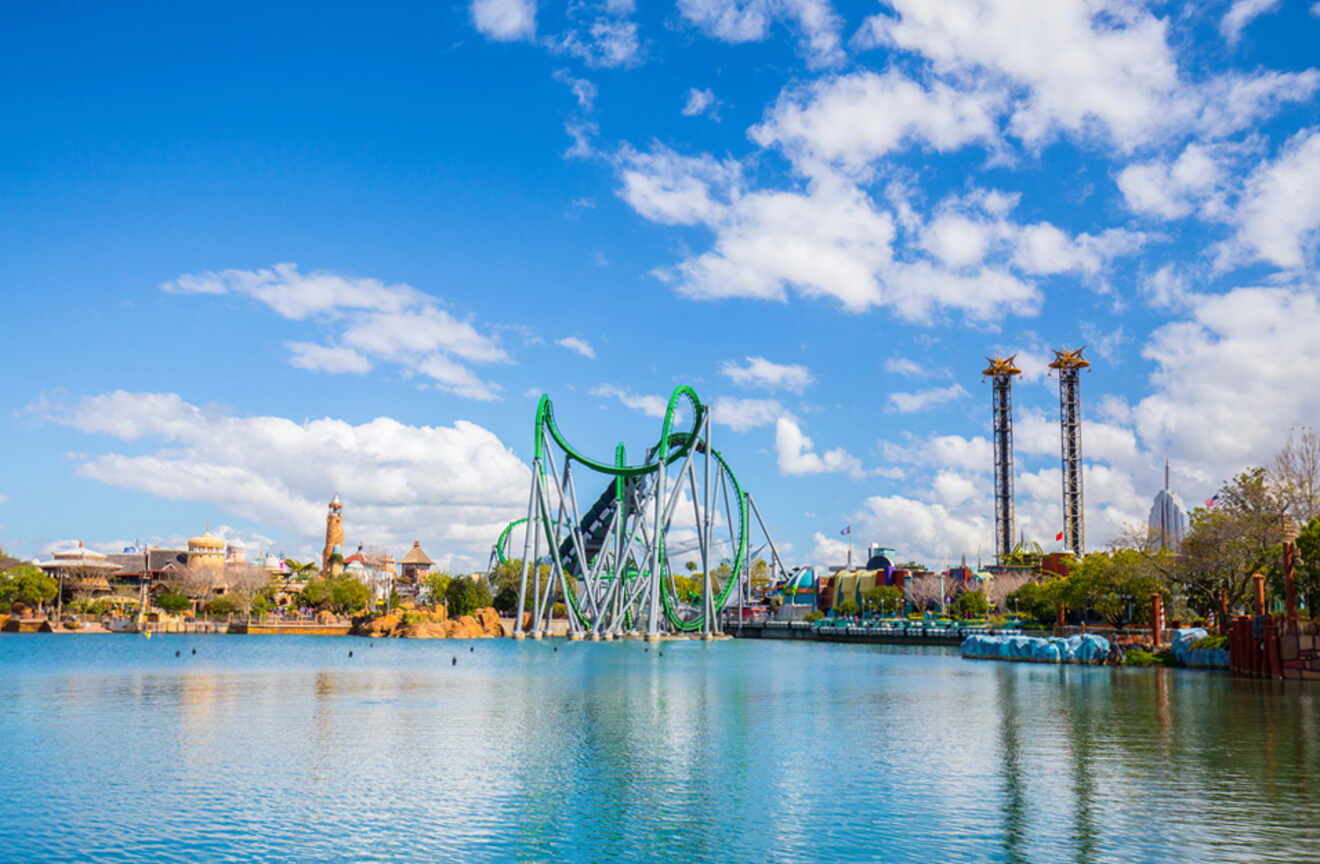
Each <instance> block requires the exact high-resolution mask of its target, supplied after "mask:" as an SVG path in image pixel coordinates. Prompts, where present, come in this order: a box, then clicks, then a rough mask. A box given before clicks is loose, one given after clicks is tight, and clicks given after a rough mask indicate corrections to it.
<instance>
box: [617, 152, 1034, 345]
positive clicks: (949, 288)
mask: <svg viewBox="0 0 1320 864" xmlns="http://www.w3.org/2000/svg"><path fill="white" fill-rule="evenodd" d="M619 164H620V173H621V176H622V178H623V181H624V185H623V189H622V190H620V195H621V196H622V197H623V198H624V200H625V201H627V202H628V203H629V204H630V205H631V206H632V207H633V209H635V210H637V212H638V213H640V214H641V215H642V216H644V217H646V218H647V219H650V220H652V221H655V222H662V223H665V224H683V225H697V224H702V225H706V226H707V227H709V228H710V229H711V230H712V231H713V232H714V234H715V244H714V247H713V248H712V249H711V250H710V251H708V252H705V253H703V254H699V255H696V256H694V257H690V258H688V259H686V260H684V261H681V262H680V263H679V264H677V265H676V266H674V267H671V268H663V269H661V270H658V271H656V275H657V276H658V277H659V278H661V279H662V280H663V281H665V282H667V283H669V284H671V285H673V286H674V288H675V289H676V290H677V291H678V292H679V293H680V294H683V295H685V296H688V297H691V298H694V299H702V300H714V299H723V298H734V297H739V298H748V299H757V300H777V301H781V302H782V301H785V300H787V297H788V289H789V287H790V286H791V287H792V288H793V289H794V290H796V291H797V292H798V293H800V294H802V295H804V296H806V297H832V298H834V299H836V300H838V301H839V302H840V303H842V304H843V306H844V307H845V308H846V309H848V310H849V311H853V312H862V311H865V310H867V309H869V308H871V307H873V306H887V307H890V308H892V309H893V310H894V311H895V312H896V313H897V314H899V315H900V316H901V317H903V318H906V319H908V320H913V321H927V320H929V319H930V317H931V316H932V315H933V314H934V313H935V312H936V311H938V310H941V309H945V308H950V309H956V310H959V311H961V312H963V313H964V314H966V315H968V316H969V317H972V318H976V319H978V320H984V319H989V318H993V317H999V316H1001V315H1004V314H1008V313H1012V312H1016V313H1018V314H1035V312H1036V311H1037V309H1038V308H1039V303H1040V293H1039V291H1038V290H1037V289H1036V288H1035V286H1033V285H1029V284H1027V283H1024V282H1023V281H1022V280H1021V279H1018V278H1017V277H1015V276H1013V275H1012V274H1011V273H1007V272H1004V271H1003V270H1000V269H996V268H991V267H987V268H983V269H980V270H976V271H973V272H966V273H951V272H948V271H947V270H943V269H940V268H938V267H935V266H933V265H931V264H930V263H928V262H922V261H917V262H902V261H895V260H894V256H893V249H892V243H893V241H894V238H895V233H896V232H895V226H894V221H893V218H892V217H891V216H890V214H888V213H886V212H883V211H881V210H879V209H877V208H876V206H875V202H874V201H873V200H872V199H871V197H870V196H869V195H868V194H867V193H866V192H864V191H863V190H862V189H861V188H859V187H858V186H856V185H855V184H853V183H852V182H850V181H847V180H845V179H843V178H841V177H837V176H834V175H825V176H821V177H817V178H814V179H812V180H811V181H810V183H808V185H807V188H806V190H805V191H804V192H796V191H793V192H789V191H756V192H747V191H745V190H744V189H743V184H742V171H741V167H740V166H738V164H737V163H733V162H727V161H726V162H723V163H721V162H718V161H716V160H715V159H713V158H712V157H710V156H702V157H698V158H692V157H682V156H678V155H677V154H675V153H673V151H670V150H668V149H666V148H663V147H658V148H657V149H656V151H655V152H653V153H639V152H637V151H634V150H632V149H630V148H625V149H624V150H623V152H622V153H621V156H620V160H619Z"/></svg>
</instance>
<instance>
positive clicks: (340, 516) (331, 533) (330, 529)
mask: <svg viewBox="0 0 1320 864" xmlns="http://www.w3.org/2000/svg"><path fill="white" fill-rule="evenodd" d="M343 548H344V505H343V504H342V503H340V501H339V493H338V492H336V493H335V497H333V498H331V499H330V510H329V512H328V513H326V514H325V549H323V550H322V551H321V572H322V573H329V572H330V556H331V555H334V554H335V553H336V552H338V553H340V554H341V555H342V554H343V552H342V550H343Z"/></svg>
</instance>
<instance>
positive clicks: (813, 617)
mask: <svg viewBox="0 0 1320 864" xmlns="http://www.w3.org/2000/svg"><path fill="white" fill-rule="evenodd" d="M824 617H825V613H824V612H821V611H820V610H819V609H813V610H811V611H810V612H808V613H807V614H806V615H803V616H802V620H803V621H812V622H815V621H819V620H820V619H822V618H824Z"/></svg>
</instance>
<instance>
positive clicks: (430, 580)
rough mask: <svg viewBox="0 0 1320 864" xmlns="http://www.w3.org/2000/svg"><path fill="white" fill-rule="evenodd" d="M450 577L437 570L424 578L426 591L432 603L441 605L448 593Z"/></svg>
mask: <svg viewBox="0 0 1320 864" xmlns="http://www.w3.org/2000/svg"><path fill="white" fill-rule="evenodd" d="M450 581H451V580H450V576H449V574H448V573H446V572H445V571H444V570H437V571H435V572H434V573H429V574H427V576H426V582H425V585H426V591H427V594H428V596H429V597H430V598H431V602H432V603H441V602H443V601H444V599H445V595H446V592H447V591H449V583H450Z"/></svg>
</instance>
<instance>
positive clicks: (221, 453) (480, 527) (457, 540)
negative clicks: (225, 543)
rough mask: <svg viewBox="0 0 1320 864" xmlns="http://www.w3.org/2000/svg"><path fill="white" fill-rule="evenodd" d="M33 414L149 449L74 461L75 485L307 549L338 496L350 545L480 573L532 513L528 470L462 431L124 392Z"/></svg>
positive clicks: (479, 435) (490, 437)
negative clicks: (193, 512) (168, 504)
mask: <svg viewBox="0 0 1320 864" xmlns="http://www.w3.org/2000/svg"><path fill="white" fill-rule="evenodd" d="M30 409H31V410H33V412H34V413H37V414H39V415H40V416H42V417H44V418H46V419H47V420H50V421H53V422H56V423H59V424H61V425H65V426H69V427H71V428H74V429H77V430H78V431H80V432H83V433H85V434H87V435H92V436H101V437H109V438H114V439H118V440H119V441H121V442H123V443H125V444H134V443H140V444H145V445H147V446H146V448H145V451H143V450H142V448H141V447H138V448H134V449H135V451H137V452H109V453H103V454H101V455H95V456H82V457H79V458H78V459H77V460H76V464H77V471H78V473H79V474H81V475H82V476H85V477H89V478H91V479H94V480H98V481H100V482H103V483H106V484H109V485H112V486H116V487H119V488H123V489H133V490H136V491H139V492H145V493H147V494H150V495H155V496H158V497H160V498H163V499H165V500H168V501H198V502H204V503H208V504H211V505H214V506H216V507H219V508H221V509H223V510H224V511H226V512H228V513H231V514H233V515H234V516H237V517H241V518H244V519H248V520H251V521H253V522H256V523H258V524H261V525H263V526H269V530H272V531H275V530H278V531H280V532H283V536H285V537H289V538H295V539H301V540H302V541H305V542H308V543H309V544H311V543H314V542H315V540H316V538H317V537H319V536H320V535H321V532H322V531H323V530H324V517H325V502H326V501H328V500H329V499H330V496H331V495H332V494H334V493H335V492H336V491H338V492H339V494H340V496H341V497H342V498H343V500H344V502H345V525H346V533H347V535H348V538H349V539H350V542H351V541H353V540H355V539H356V540H361V541H363V542H366V543H367V544H368V545H371V544H375V543H379V544H383V545H387V546H389V547H392V548H396V549H401V548H403V547H404V546H406V545H408V544H410V543H411V542H412V540H413V539H422V540H423V542H424V543H425V544H427V546H428V550H427V551H428V553H429V554H430V555H431V557H432V558H434V559H436V560H437V561H442V562H445V563H446V565H447V566H448V565H450V564H451V563H452V566H460V567H464V568H467V567H475V566H479V565H480V564H483V563H484V562H485V556H486V552H487V551H488V550H489V547H490V544H491V543H492V542H493V541H494V538H495V537H496V536H497V535H498V533H499V531H500V530H501V529H502V528H503V527H504V525H505V524H507V523H508V522H509V521H510V520H512V519H515V518H517V517H518V515H519V513H520V511H523V510H525V508H526V503H527V501H526V498H527V485H528V483H529V482H530V472H529V470H528V468H527V466H526V465H525V464H523V462H522V461H521V460H520V459H519V458H518V457H517V456H516V455H515V454H514V453H513V451H512V450H510V449H509V448H508V447H507V446H505V445H504V444H503V443H502V442H501V441H500V440H499V438H498V437H496V436H495V435H494V434H493V433H492V432H490V431H489V430H487V429H485V428H483V427H481V426H479V425H477V424H475V423H470V422H467V421H464V420H459V421H456V422H455V423H454V424H453V425H451V426H408V425H405V424H402V423H399V422H398V421H396V420H393V419H390V418H388V417H378V418H376V419H375V420H371V421H369V422H366V423H360V424H356V425H355V424H352V423H348V422H345V421H343V420H336V419H332V418H323V419H319V420H305V421H302V422H297V421H293V420H289V419H286V418H283V417H275V416H253V417H245V416H239V415H235V414H231V413H229V412H225V411H220V410H216V409H207V408H203V407H200V406H197V405H194V404H192V403H190V402H187V401H186V400H184V399H183V398H182V397H180V396H179V395H178V394H175V393H129V392H125V391H119V390H117V391H114V392H110V393H104V394H100V395H97V396H89V397H84V398H81V399H79V400H77V401H75V402H73V403H70V404H51V403H49V402H44V403H42V404H40V405H37V406H30ZM427 538H429V539H427Z"/></svg>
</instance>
